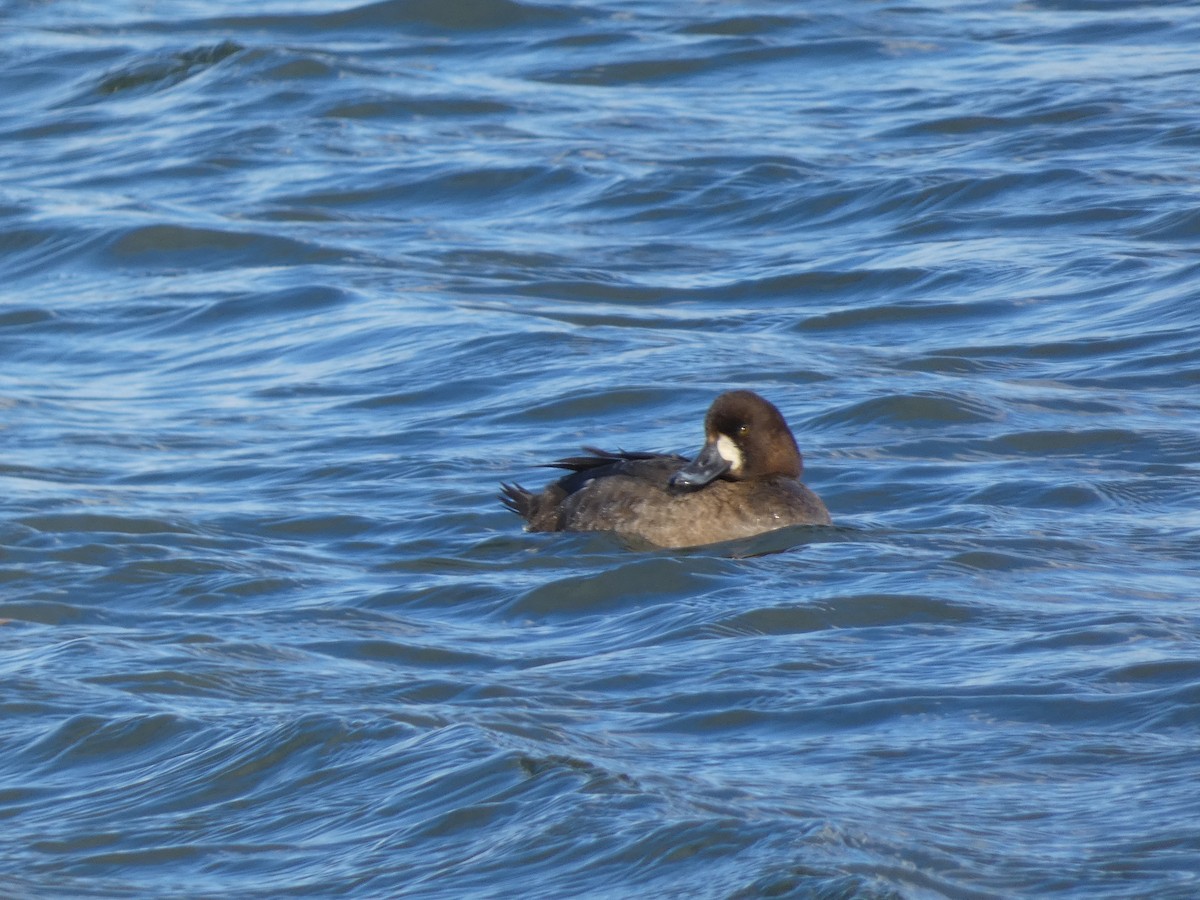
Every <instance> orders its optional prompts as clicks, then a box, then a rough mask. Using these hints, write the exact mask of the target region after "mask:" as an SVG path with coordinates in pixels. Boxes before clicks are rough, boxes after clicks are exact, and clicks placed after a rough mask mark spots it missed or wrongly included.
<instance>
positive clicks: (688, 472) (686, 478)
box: [670, 441, 731, 487]
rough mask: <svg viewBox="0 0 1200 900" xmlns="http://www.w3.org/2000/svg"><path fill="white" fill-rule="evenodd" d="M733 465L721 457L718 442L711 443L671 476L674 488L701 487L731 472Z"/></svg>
mask: <svg viewBox="0 0 1200 900" xmlns="http://www.w3.org/2000/svg"><path fill="white" fill-rule="evenodd" d="M730 465H731V463H730V462H729V460H727V459H726V458H725V457H723V456H722V455H721V451H720V450H718V449H717V442H716V441H709V442H708V443H707V444H705V445H704V449H703V450H701V451H700V453H699V454H698V455H697V456H696V458H695V459H693V460H692V461H691V462H690V463H688V464H687V465H686V466H684V467H683V468H682V469H680V470H679V471H678V472H676V473H675V474H674V475H672V476H671V479H670V484H671V486H672V487H701V486H703V485H706V484H708V483H709V482H710V481H712V480H713V479H714V478H719V477H721V476H722V475H724V474H725V473H726V472H728V471H729V466H730Z"/></svg>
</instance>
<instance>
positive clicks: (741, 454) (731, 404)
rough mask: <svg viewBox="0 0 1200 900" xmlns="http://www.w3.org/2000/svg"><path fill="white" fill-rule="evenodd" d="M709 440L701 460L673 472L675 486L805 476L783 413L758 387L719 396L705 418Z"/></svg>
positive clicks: (672, 481) (706, 441) (698, 456)
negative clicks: (774, 476) (757, 391)
mask: <svg viewBox="0 0 1200 900" xmlns="http://www.w3.org/2000/svg"><path fill="white" fill-rule="evenodd" d="M704 439H705V443H704V447H703V449H701V451H700V453H699V454H697V456H696V458H695V459H694V460H692V461H691V462H690V463H689V464H688V465H687V466H685V467H684V468H682V469H680V470H679V471H678V472H676V473H675V474H674V475H672V476H671V484H672V485H675V486H688V487H701V486H703V485H705V484H708V483H709V482H710V481H712V480H713V479H715V478H724V479H726V480H729V481H746V480H749V479H753V478H767V477H769V476H772V475H782V476H785V477H788V478H799V477H800V472H801V471H802V470H803V467H804V464H803V462H802V460H801V458H800V450H799V448H798V447H797V446H796V439H795V438H794V437H792V432H791V429H790V428H788V426H787V422H785V421H784V419H783V416H782V414H780V412H779V410H778V409H776V408H775V407H774V405H772V404H771V403H770V402H768V401H767V400H765V399H763V398H762V397H760V396H759V395H758V394H756V393H754V392H753V391H729V392H727V393H724V394H722V395H721V396H719V397H718V398H717V399H716V400H714V401H713V404H712V406H710V407H709V409H708V415H707V416H705V418H704Z"/></svg>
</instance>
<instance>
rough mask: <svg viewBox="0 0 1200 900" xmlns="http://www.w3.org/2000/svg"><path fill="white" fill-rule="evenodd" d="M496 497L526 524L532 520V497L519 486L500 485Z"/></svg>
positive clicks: (533, 505)
mask: <svg viewBox="0 0 1200 900" xmlns="http://www.w3.org/2000/svg"><path fill="white" fill-rule="evenodd" d="M497 496H498V498H499V500H500V502H501V503H503V504H504V506H505V507H506V508H508V509H510V510H512V511H513V512H515V513H516V514H517V515H518V516H520V517H521V518H523V519H524V520H525V521H526V522H528V521H530V520H531V519H532V518H533V514H534V511H535V509H534V507H535V503H534V500H535V498H534V495H533V494H531V493H530V492H529V491H527V490H525V488H523V487H521V486H520V485H519V484H501V485H500V493H499V494H498V495H497Z"/></svg>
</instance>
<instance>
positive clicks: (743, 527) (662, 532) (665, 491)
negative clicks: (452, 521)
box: [499, 390, 833, 548]
mask: <svg viewBox="0 0 1200 900" xmlns="http://www.w3.org/2000/svg"><path fill="white" fill-rule="evenodd" d="M583 449H584V451H585V452H586V453H587V454H588V455H587V456H572V457H568V458H565V459H560V460H558V461H557V462H552V463H546V464H545V467H546V468H555V469H565V470H567V471H568V473H569V474H567V475H564V476H562V477H561V478H559V479H558V480H557V481H554V482H552V483H551V484H549V485H547V486H546V488H544V489H543V490H542V491H541V492H540V493H533V492H532V491H528V490H526V489H525V488H523V487H521V486H520V485H519V484H506V483H502V484H501V485H500V489H501V490H500V495H499V500H500V502H501V503H502V504H503V505H504V506H505V507H507V508H508V509H509V510H511V511H512V512H514V513H516V514H518V515H519V516H521V517H522V518H523V519H524V520H525V523H526V524H525V530H526V531H533V532H551V531H608V532H614V533H615V534H616V535H618V536H619V537H621V538H624V539H626V540H627V541H630V542H633V543H641V544H648V545H651V546H654V547H663V548H679V547H698V546H703V545H706V544H715V543H720V542H724V541H730V540H736V539H739V538H748V537H753V536H754V535H758V534H763V533H766V532H769V531H775V530H777V529H780V528H787V527H790V526H792V525H832V524H833V521H832V519H831V518H830V515H829V510H828V509H826V508H825V504H824V503H823V502H822V501H821V498H820V497H818V496H817V495H816V494H815V493H814V492H813V491H812V490H811V489H810V488H809V487H808V486H807V485H805V484H804V483H803V482H802V481H801V480H800V476H801V473H802V472H803V469H804V463H803V460H802V458H801V456H800V449H799V448H798V447H797V445H796V439H795V437H794V436H793V435H792V431H791V429H790V428H789V427H788V424H787V422H786V420H785V419H784V418H783V415H782V413H780V412H779V410H778V409H777V408H776V407H775V405H774V404H772V403H771V402H770V401H769V400H767V399H766V398H764V397H762V396H760V395H759V394H756V393H755V392H754V391H748V390H734V391H727V392H725V393H723V394H721V395H720V396H719V397H717V398H716V399H715V400H714V401H713V402H712V405H711V406H710V407H709V409H708V413H707V414H706V415H705V417H704V446H703V447H702V448H701V449H700V452H699V453H697V454H696V456H695V457H693V458H692V459H688V458H687V457H685V456H679V455H676V454H669V453H629V452H625V451H624V450H616V451H608V450H599V449H597V448H595V447H591V446H584V448H583Z"/></svg>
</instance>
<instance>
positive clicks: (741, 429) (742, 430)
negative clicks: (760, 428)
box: [737, 425, 750, 437]
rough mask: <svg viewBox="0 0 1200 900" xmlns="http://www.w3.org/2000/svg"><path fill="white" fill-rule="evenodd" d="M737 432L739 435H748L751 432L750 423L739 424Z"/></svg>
mask: <svg viewBox="0 0 1200 900" xmlns="http://www.w3.org/2000/svg"><path fill="white" fill-rule="evenodd" d="M737 433H738V437H745V436H746V435H748V434H749V433H750V426H749V425H739V426H738V427H737Z"/></svg>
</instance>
